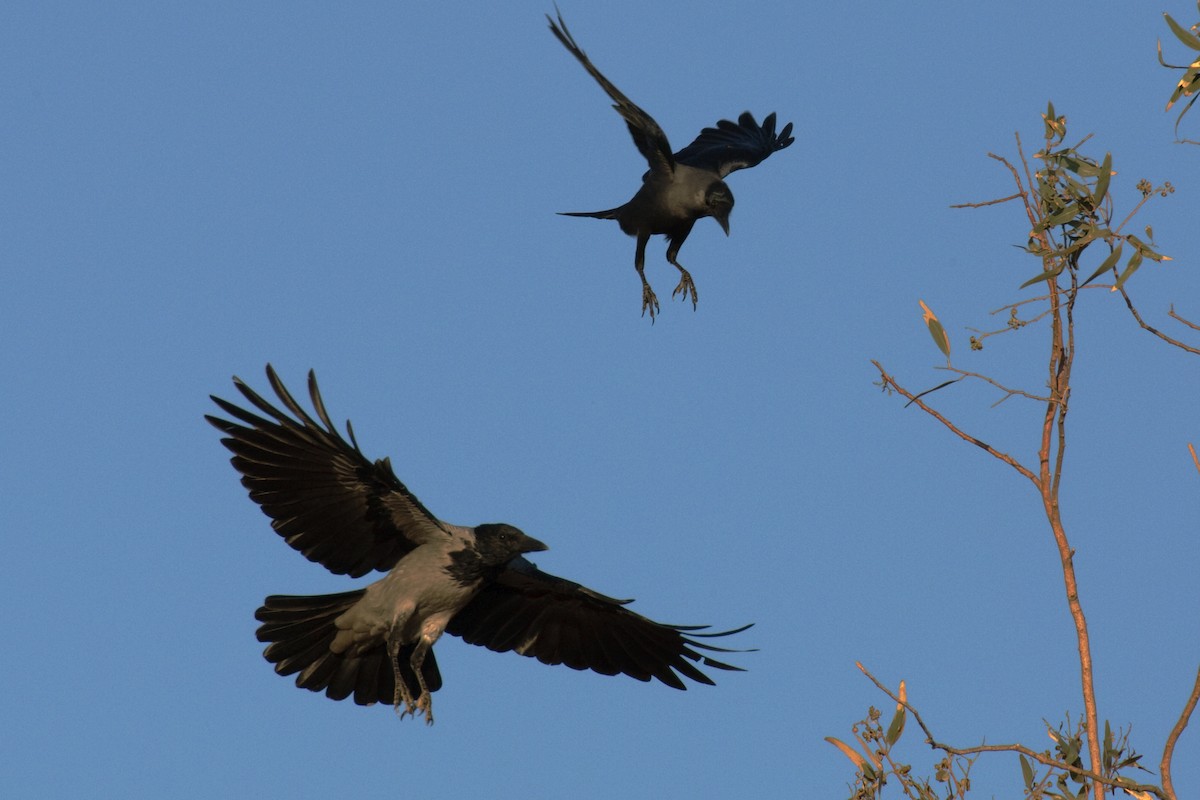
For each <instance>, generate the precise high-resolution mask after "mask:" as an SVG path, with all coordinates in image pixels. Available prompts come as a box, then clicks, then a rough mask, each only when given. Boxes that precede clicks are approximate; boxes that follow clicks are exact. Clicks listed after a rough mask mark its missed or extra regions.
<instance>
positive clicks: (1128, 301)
mask: <svg viewBox="0 0 1200 800" xmlns="http://www.w3.org/2000/svg"><path fill="white" fill-rule="evenodd" d="M1117 291H1118V292H1120V293H1121V296H1122V297H1124V298H1125V305H1126V306H1128V307H1129V313H1130V314H1132V315H1133V318H1134V319H1135V320H1137V324H1138V325H1140V326H1142V329H1143V330H1146V331H1149V332H1150V333H1152V334H1154V335H1155V336H1157V337H1158V338H1160V339H1162V340H1163V341H1164V342H1166V343H1167V344H1172V345H1175V346H1176V347H1178V348H1179V349H1180V350H1183V351H1185V352H1188V353H1191V354H1192V355H1195V356H1200V349H1197V348H1195V347H1192V346H1190V345H1186V344H1184V343H1183V342H1181V341H1179V340H1178V339H1172V338H1171V337H1170V336H1167V335H1166V334H1165V333H1163V332H1162V331H1160V330H1158V329H1157V328H1155V327H1153V326H1151V325H1147V324H1146V323H1145V321H1144V320H1143V319H1142V315H1141V314H1139V313H1138V311H1137V309H1136V308H1134V306H1133V300H1132V299H1131V298H1130V297H1129V293H1128V292H1126V291H1125V287H1124V286H1122V287H1120V288H1119V289H1117ZM1172 314H1174V312H1173V311H1172ZM1181 321H1182V320H1181ZM1188 324H1189V325H1190V324H1191V323H1188ZM1192 327H1195V326H1192Z"/></svg>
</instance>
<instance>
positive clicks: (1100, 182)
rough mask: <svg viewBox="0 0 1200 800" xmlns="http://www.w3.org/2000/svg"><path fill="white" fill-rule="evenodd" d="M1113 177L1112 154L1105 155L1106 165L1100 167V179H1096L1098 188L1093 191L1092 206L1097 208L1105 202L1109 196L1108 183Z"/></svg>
mask: <svg viewBox="0 0 1200 800" xmlns="http://www.w3.org/2000/svg"><path fill="white" fill-rule="evenodd" d="M1111 177H1112V153H1105V154H1104V163H1103V164H1101V165H1100V177H1098V178H1097V179H1096V188H1095V189H1093V190H1092V205H1093V206H1094V207H1096V208H1099V207H1100V204H1101V203H1103V202H1104V195H1106V194H1108V181H1109V179H1110V178H1111Z"/></svg>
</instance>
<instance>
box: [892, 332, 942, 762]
mask: <svg viewBox="0 0 1200 800" xmlns="http://www.w3.org/2000/svg"><path fill="white" fill-rule="evenodd" d="M947 355H949V354H947ZM905 716H906V712H905V709H904V706H900V707H899V708H897V709H896V715H895V716H894V717H892V724H891V725H888V729H887V733H885V734H884V735H883V739H884V741H886V742H887V743H888V744H889V745H893V744H895V743H896V741H897V740H898V739H899V738H900V734H902V733H904V718H905Z"/></svg>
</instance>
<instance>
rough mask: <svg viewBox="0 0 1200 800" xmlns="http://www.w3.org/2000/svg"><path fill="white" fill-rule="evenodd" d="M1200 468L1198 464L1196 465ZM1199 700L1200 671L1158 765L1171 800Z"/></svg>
mask: <svg viewBox="0 0 1200 800" xmlns="http://www.w3.org/2000/svg"><path fill="white" fill-rule="evenodd" d="M1192 457H1193V458H1195V457H1196V451H1195V450H1193V451H1192ZM1197 467H1200V464H1197ZM1197 700H1200V670H1196V683H1195V684H1193V685H1192V693H1191V694H1190V695H1189V696H1188V699H1187V703H1185V704H1184V706H1183V713H1181V714H1180V715H1179V721H1178V722H1176V723H1175V727H1174V728H1172V729H1171V734H1170V735H1169V736H1168V737H1167V743H1166V745H1165V746H1164V747H1163V756H1162V763H1160V764H1159V766H1158V770H1159V774H1160V775H1162V782H1163V791H1165V792H1166V793H1167V796H1168V797H1169V798H1171V800H1175V796H1176V795H1175V786H1174V785H1173V784H1172V783H1171V757H1172V756H1173V755H1174V754H1175V742H1176V741H1178V740H1179V736H1180V734H1182V733H1183V729H1184V728H1186V727H1187V724H1188V719H1189V718H1190V717H1191V716H1192V712H1193V711H1195V710H1196V701H1197Z"/></svg>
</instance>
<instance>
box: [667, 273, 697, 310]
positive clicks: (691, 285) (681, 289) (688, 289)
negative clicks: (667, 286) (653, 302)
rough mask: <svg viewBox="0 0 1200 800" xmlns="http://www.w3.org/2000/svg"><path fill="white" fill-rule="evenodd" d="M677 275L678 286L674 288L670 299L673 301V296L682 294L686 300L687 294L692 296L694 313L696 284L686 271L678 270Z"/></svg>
mask: <svg viewBox="0 0 1200 800" xmlns="http://www.w3.org/2000/svg"><path fill="white" fill-rule="evenodd" d="M679 273H680V274H679V285H678V286H676V287H675V291H673V292H671V298H672V299H674V297H675V295H677V294H681V293H682V294H683V299H684V300H687V298H688V294H689V293H690V294H691V296H692V310H693V311H695V310H696V282H695V281H693V280H692V276H691V275H690V274H688V271H687V270H685V269H683V268H680V270H679Z"/></svg>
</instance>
